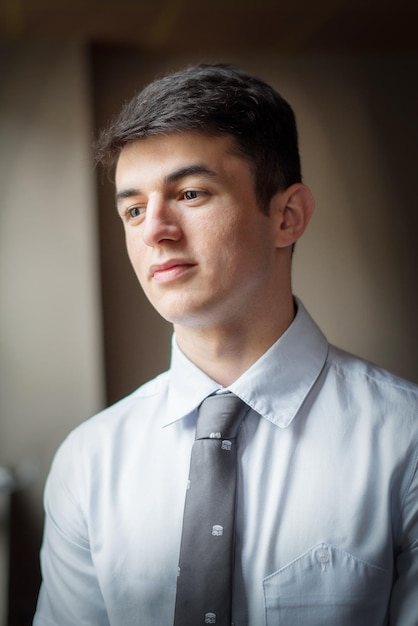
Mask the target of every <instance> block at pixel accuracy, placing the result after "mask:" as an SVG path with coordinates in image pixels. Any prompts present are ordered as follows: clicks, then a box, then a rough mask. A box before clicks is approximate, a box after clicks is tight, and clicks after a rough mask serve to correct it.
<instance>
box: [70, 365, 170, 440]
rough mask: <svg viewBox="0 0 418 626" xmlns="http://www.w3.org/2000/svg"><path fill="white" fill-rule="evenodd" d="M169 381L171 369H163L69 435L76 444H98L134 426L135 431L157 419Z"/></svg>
mask: <svg viewBox="0 0 418 626" xmlns="http://www.w3.org/2000/svg"><path fill="white" fill-rule="evenodd" d="M168 384H169V372H163V373H162V374H160V375H158V376H156V377H155V378H153V379H152V380H150V381H148V382H146V383H144V384H143V385H141V386H140V387H138V388H137V389H135V391H133V392H132V393H130V394H128V395H127V396H125V397H123V398H121V399H120V400H118V401H117V402H115V403H114V404H112V405H110V406H108V407H106V408H104V409H103V410H102V411H100V412H99V413H96V414H95V415H93V416H92V417H90V418H89V419H87V420H85V421H84V422H82V423H81V424H79V425H78V426H77V427H76V428H75V429H74V430H73V431H72V432H71V433H70V434H69V436H68V437H67V439H69V440H73V442H77V443H76V445H79V444H81V443H83V444H86V443H88V444H89V445H97V443H98V442H100V443H101V444H104V443H105V441H106V440H107V441H112V440H113V442H115V440H116V439H117V438H118V436H120V435H121V434H122V433H126V432H129V431H130V430H131V429H132V430H133V429H135V430H136V431H139V430H141V428H144V427H146V424H147V423H148V422H151V423H152V422H155V421H156V419H155V418H156V415H158V413H159V410H161V406H162V404H163V403H164V402H165V399H166V396H167V390H168Z"/></svg>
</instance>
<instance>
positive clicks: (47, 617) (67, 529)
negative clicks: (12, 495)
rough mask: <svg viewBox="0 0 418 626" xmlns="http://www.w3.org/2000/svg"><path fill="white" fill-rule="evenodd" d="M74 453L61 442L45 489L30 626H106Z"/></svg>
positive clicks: (77, 460) (72, 449) (79, 471)
mask: <svg viewBox="0 0 418 626" xmlns="http://www.w3.org/2000/svg"><path fill="white" fill-rule="evenodd" d="M79 456H80V455H79V454H78V455H77V454H76V450H75V449H74V442H73V441H72V440H71V439H70V440H69V439H67V440H66V442H64V444H63V445H62V446H61V448H60V450H59V451H58V453H57V455H56V457H55V460H54V462H53V464H52V467H51V471H50V474H49V476H48V479H47V483H46V487H45V497H44V503H45V528H44V538H43V544H42V549H41V569H42V579H43V582H42V586H41V590H40V594H39V598H38V605H37V609H36V613H35V617H34V622H33V624H34V626H84V625H86V626H87V625H88V626H93V625H97V626H108V625H109V620H108V617H107V612H106V607H105V604H104V600H103V596H102V593H101V591H100V586H99V582H98V580H97V576H96V574H95V568H94V563H93V561H92V556H91V551H90V544H89V537H88V531H87V522H86V519H85V514H84V513H83V507H82V504H81V503H82V502H83V498H85V496H86V494H85V491H83V489H85V487H84V486H83V484H82V482H81V481H80V476H81V474H82V470H81V469H80V465H82V463H81V464H80V459H79Z"/></svg>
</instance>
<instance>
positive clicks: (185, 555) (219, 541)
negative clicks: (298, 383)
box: [174, 393, 248, 626]
mask: <svg viewBox="0 0 418 626" xmlns="http://www.w3.org/2000/svg"><path fill="white" fill-rule="evenodd" d="M247 411H248V406H247V405H245V404H244V402H242V400H240V399H239V398H237V397H236V396H234V395H233V394H231V393H228V394H221V395H215V396H209V397H208V398H206V400H204V402H203V403H202V405H201V407H200V409H199V415H198V419H197V425H196V441H195V443H194V445H193V449H192V455H191V460H190V475H189V488H188V491H187V495H186V503H185V509H184V518H183V532H182V538H181V548H180V559H179V574H178V579H177V596H176V610H175V618H174V626H199V625H200V624H202V625H203V624H216V625H217V626H230V625H231V609H232V576H233V558H234V514H235V490H236V474H237V450H236V435H237V431H238V428H239V426H240V424H241V421H242V419H243V418H244V416H245V414H246V413H247Z"/></svg>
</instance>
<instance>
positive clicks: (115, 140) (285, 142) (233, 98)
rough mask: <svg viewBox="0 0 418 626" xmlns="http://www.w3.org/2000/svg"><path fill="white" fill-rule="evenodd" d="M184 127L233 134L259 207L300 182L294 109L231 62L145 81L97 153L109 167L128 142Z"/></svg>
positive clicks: (105, 133) (98, 145) (102, 137)
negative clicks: (145, 84)
mask: <svg viewBox="0 0 418 626" xmlns="http://www.w3.org/2000/svg"><path fill="white" fill-rule="evenodd" d="M187 131H191V132H198V133H202V134H204V135H209V136H216V135H230V136H231V137H233V138H234V139H235V143H236V146H237V147H238V150H239V153H240V154H241V155H242V156H243V157H244V158H245V159H246V160H247V161H248V163H249V165H250V168H251V171H252V174H253V177H254V190H255V195H256V198H257V202H258V204H259V205H260V208H261V209H262V210H263V211H266V212H267V211H268V205H269V202H270V200H271V198H272V197H273V196H274V194H275V193H277V192H278V191H281V190H284V189H286V188H287V187H289V186H290V185H292V184H293V183H297V182H301V171H300V158H299V150H298V136H297V128H296V120H295V115H294V112H293V110H292V108H291V107H290V105H289V104H288V103H287V102H286V100H284V98H282V97H281V96H280V95H279V94H278V93H277V91H275V90H274V89H273V88H272V87H271V86H270V85H269V84H267V83H266V82H264V81H263V80H261V79H259V78H257V77H254V76H251V75H249V74H247V73H245V72H243V71H242V70H240V69H238V68H236V67H235V66H233V65H229V64H200V65H196V66H192V67H188V68H186V69H184V70H181V71H178V72H175V73H173V74H169V75H167V76H164V77H162V78H159V79H157V80H155V81H154V82H152V83H150V84H149V85H148V86H147V87H145V89H143V90H142V91H141V92H140V93H138V94H137V95H136V96H135V97H134V98H133V99H132V100H131V101H130V102H128V103H127V104H125V106H124V107H123V108H122V111H121V112H120V115H119V116H118V117H117V118H116V119H115V120H114V121H113V122H112V123H111V125H110V126H109V127H108V128H107V129H105V130H104V131H103V132H102V133H101V135H100V137H99V140H98V142H97V143H96V158H97V161H98V162H100V163H102V164H103V165H107V166H111V165H113V164H114V163H115V161H116V160H117V158H118V157H119V154H120V152H121V150H122V149H123V147H124V146H125V145H127V144H128V143H130V142H133V141H136V140H138V139H144V138H147V137H151V136H156V135H167V134H170V133H176V132H187Z"/></svg>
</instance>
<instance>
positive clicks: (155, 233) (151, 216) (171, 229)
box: [143, 195, 181, 246]
mask: <svg viewBox="0 0 418 626" xmlns="http://www.w3.org/2000/svg"><path fill="white" fill-rule="evenodd" d="M143 238H144V242H145V243H146V244H147V245H148V246H155V245H157V244H159V243H160V242H161V241H163V240H164V239H168V240H171V241H177V240H178V239H180V238H181V228H180V224H179V220H178V215H177V212H176V209H175V206H173V203H172V202H171V203H170V201H169V200H166V199H165V198H163V197H161V196H159V195H158V196H151V197H150V198H149V199H148V204H147V208H146V212H145V221H144V230H143Z"/></svg>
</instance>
